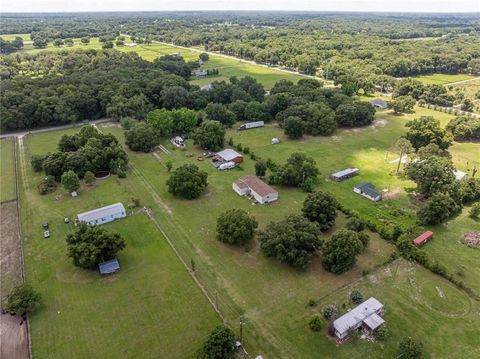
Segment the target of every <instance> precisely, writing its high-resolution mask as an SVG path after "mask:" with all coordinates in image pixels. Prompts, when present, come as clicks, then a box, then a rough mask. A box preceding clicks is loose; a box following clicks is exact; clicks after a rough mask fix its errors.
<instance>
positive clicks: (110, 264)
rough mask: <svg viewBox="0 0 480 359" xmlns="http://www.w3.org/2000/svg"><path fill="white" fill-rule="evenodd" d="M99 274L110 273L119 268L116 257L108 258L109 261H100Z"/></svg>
mask: <svg viewBox="0 0 480 359" xmlns="http://www.w3.org/2000/svg"><path fill="white" fill-rule="evenodd" d="M98 269H99V270H100V274H112V273H115V272H118V271H119V270H120V263H118V260H117V259H116V258H114V259H110V260H109V261H105V262H102V263H100V264H99V265H98Z"/></svg>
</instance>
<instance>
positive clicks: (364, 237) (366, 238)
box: [357, 231, 370, 249]
mask: <svg viewBox="0 0 480 359" xmlns="http://www.w3.org/2000/svg"><path fill="white" fill-rule="evenodd" d="M357 236H358V239H359V240H360V242H362V248H363V249H366V248H367V247H368V244H369V243H370V236H369V235H368V233H367V232H366V231H361V232H358V233H357Z"/></svg>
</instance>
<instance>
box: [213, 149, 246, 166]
mask: <svg viewBox="0 0 480 359" xmlns="http://www.w3.org/2000/svg"><path fill="white" fill-rule="evenodd" d="M217 156H218V157H220V158H221V159H222V160H223V161H224V162H230V161H232V162H235V163H241V162H243V156H242V155H241V154H240V153H238V152H237V151H234V150H232V149H230V148H227V149H226V150H223V151H220V152H218V153H217Z"/></svg>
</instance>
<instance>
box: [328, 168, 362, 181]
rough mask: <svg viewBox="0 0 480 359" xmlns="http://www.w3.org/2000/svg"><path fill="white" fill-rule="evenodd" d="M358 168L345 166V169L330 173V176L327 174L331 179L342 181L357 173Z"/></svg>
mask: <svg viewBox="0 0 480 359" xmlns="http://www.w3.org/2000/svg"><path fill="white" fill-rule="evenodd" d="M358 171H359V170H358V168H347V169H345V170H342V171H339V172H335V173H332V174H331V175H330V176H328V177H329V178H330V179H331V180H333V181H337V182H340V181H344V180H346V179H348V178H351V177H353V176H356V175H357V174H358Z"/></svg>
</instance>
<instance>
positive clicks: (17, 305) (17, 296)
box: [5, 283, 41, 315]
mask: <svg viewBox="0 0 480 359" xmlns="http://www.w3.org/2000/svg"><path fill="white" fill-rule="evenodd" d="M40 300H41V296H40V294H38V293H37V292H36V291H35V290H34V289H33V288H32V286H31V285H30V284H29V283H22V284H19V285H17V286H16V287H14V288H13V290H12V291H11V292H10V294H8V296H7V303H6V305H5V309H6V310H7V311H9V312H10V313H15V314H19V315H21V314H23V313H26V312H32V311H33V310H34V309H35V307H37V305H38V304H39V303H40Z"/></svg>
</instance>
